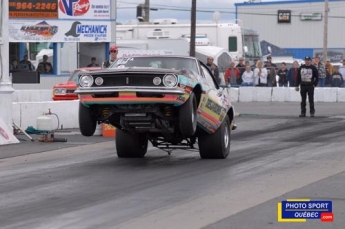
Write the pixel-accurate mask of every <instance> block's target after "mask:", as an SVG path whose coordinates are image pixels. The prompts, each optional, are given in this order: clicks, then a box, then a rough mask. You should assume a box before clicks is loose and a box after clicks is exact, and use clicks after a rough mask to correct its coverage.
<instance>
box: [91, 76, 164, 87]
mask: <svg viewBox="0 0 345 229" xmlns="http://www.w3.org/2000/svg"><path fill="white" fill-rule="evenodd" d="M164 75H165V74H154V75H144V74H123V75H93V78H94V79H96V78H97V77H101V78H103V80H104V82H103V84H102V85H100V86H97V85H95V86H96V87H114V86H148V87H162V86H163V82H161V83H160V84H158V85H155V84H154V83H153V79H154V78H155V77H159V78H161V80H162V81H163V77H164Z"/></svg>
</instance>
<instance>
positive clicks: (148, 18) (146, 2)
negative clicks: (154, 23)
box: [144, 0, 150, 22]
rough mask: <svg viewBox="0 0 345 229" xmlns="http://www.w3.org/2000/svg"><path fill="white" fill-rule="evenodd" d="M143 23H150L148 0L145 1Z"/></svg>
mask: <svg viewBox="0 0 345 229" xmlns="http://www.w3.org/2000/svg"><path fill="white" fill-rule="evenodd" d="M144 12H145V21H146V22H149V21H150V0H145V8H144Z"/></svg>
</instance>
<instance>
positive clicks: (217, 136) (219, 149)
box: [198, 116, 231, 159]
mask: <svg viewBox="0 0 345 229" xmlns="http://www.w3.org/2000/svg"><path fill="white" fill-rule="evenodd" d="M230 133H231V132H230V120H229V117H228V116H226V117H225V119H224V121H223V123H222V125H221V126H220V127H219V128H218V129H217V131H216V132H214V133H213V134H205V135H200V136H199V138H198V144H199V151H200V157H201V158H205V159H225V158H227V157H228V155H229V153H230Z"/></svg>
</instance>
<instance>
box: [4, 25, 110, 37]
mask: <svg viewBox="0 0 345 229" xmlns="http://www.w3.org/2000/svg"><path fill="white" fill-rule="evenodd" d="M9 37H10V42H110V41H111V22H110V21H70V20H30V21H27V20H10V21H9Z"/></svg>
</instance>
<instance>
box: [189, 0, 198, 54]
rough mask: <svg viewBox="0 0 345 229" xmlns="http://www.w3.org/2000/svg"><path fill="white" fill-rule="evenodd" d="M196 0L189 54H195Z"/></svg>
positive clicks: (193, 3) (193, 6)
mask: <svg viewBox="0 0 345 229" xmlns="http://www.w3.org/2000/svg"><path fill="white" fill-rule="evenodd" d="M195 30H196V0H192V10H191V28H190V48H189V55H190V56H195Z"/></svg>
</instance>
